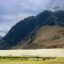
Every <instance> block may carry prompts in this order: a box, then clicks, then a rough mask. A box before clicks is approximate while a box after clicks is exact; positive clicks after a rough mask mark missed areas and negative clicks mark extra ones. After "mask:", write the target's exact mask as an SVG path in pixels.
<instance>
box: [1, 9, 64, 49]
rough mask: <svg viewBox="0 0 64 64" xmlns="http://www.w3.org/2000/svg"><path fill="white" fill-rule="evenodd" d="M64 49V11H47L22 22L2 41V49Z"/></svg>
mask: <svg viewBox="0 0 64 64" xmlns="http://www.w3.org/2000/svg"><path fill="white" fill-rule="evenodd" d="M41 48H64V11H55V12H52V11H49V10H45V11H43V12H41V13H40V14H38V15H37V16H31V17H28V18H26V19H24V20H21V21H20V22H19V23H17V24H16V25H15V26H13V27H12V28H11V30H10V31H9V32H8V33H7V35H6V36H5V37H4V38H3V39H2V40H1V41H0V49H41Z"/></svg>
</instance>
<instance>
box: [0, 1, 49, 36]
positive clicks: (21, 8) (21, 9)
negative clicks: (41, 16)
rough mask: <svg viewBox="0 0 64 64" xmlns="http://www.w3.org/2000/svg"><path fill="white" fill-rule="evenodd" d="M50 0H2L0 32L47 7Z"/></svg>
mask: <svg viewBox="0 0 64 64" xmlns="http://www.w3.org/2000/svg"><path fill="white" fill-rule="evenodd" d="M49 1H50V0H0V34H1V35H5V34H6V33H7V32H8V31H9V30H10V28H11V27H12V26H13V25H15V24H16V23H17V22H19V21H20V20H21V19H24V18H25V17H28V16H32V15H36V14H38V13H40V12H41V11H43V10H44V9H45V8H46V5H47V3H48V2H49Z"/></svg>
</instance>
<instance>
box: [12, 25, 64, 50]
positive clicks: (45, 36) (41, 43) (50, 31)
mask: <svg viewBox="0 0 64 64" xmlns="http://www.w3.org/2000/svg"><path fill="white" fill-rule="evenodd" d="M22 42H23V44H21V43H22ZM22 42H20V43H19V44H17V45H16V46H14V47H12V48H13V49H21V48H22V49H38V48H40V49H41V48H60V47H61V48H64V46H63V44H64V28H63V27H60V26H51V27H50V26H46V27H41V28H40V29H39V30H37V31H36V34H34V35H33V36H32V37H31V36H28V37H26V38H25V39H24V40H23V41H22Z"/></svg>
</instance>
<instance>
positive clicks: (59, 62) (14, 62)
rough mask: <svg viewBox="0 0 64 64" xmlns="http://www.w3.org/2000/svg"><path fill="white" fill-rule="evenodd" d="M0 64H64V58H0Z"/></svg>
mask: <svg viewBox="0 0 64 64" xmlns="http://www.w3.org/2000/svg"><path fill="white" fill-rule="evenodd" d="M0 64H64V58H55V57H12V56H9V57H0Z"/></svg>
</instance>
